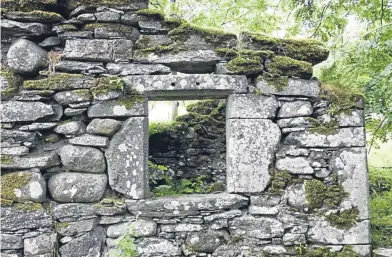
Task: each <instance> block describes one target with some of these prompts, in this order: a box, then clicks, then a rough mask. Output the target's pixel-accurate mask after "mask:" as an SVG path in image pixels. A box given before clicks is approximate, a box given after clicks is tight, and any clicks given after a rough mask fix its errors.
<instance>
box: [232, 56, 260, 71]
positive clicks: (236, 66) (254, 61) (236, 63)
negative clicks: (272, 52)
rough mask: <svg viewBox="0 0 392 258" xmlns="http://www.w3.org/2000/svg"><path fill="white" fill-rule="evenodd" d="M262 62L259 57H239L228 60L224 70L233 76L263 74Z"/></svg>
mask: <svg viewBox="0 0 392 258" xmlns="http://www.w3.org/2000/svg"><path fill="white" fill-rule="evenodd" d="M262 62H263V60H262V59H261V58H260V57H259V56H257V55H256V56H253V55H241V56H238V57H236V58H234V59H232V60H230V61H229V62H228V63H227V65H226V68H227V69H228V70H229V71H230V72H232V73H235V74H245V75H250V74H261V73H262V72H263V68H264V67H263V65H262Z"/></svg>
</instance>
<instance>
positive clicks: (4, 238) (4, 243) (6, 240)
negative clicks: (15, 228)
mask: <svg viewBox="0 0 392 258" xmlns="http://www.w3.org/2000/svg"><path fill="white" fill-rule="evenodd" d="M0 239H1V246H0V248H1V250H14V249H22V248H23V239H22V236H19V235H10V234H0Z"/></svg>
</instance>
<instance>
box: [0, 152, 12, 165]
mask: <svg viewBox="0 0 392 258" xmlns="http://www.w3.org/2000/svg"><path fill="white" fill-rule="evenodd" d="M0 160H1V164H3V165H11V164H12V163H13V161H14V158H13V157H12V156H11V155H6V154H3V155H1V156H0Z"/></svg>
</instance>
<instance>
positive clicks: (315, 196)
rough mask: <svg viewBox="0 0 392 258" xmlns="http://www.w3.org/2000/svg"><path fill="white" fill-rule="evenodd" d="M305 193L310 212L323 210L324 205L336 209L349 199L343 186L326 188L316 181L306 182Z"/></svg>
mask: <svg viewBox="0 0 392 258" xmlns="http://www.w3.org/2000/svg"><path fill="white" fill-rule="evenodd" d="M305 192H306V201H307V202H308V206H309V210H310V211H315V210H317V209H321V208H322V207H323V206H324V205H325V206H327V207H335V208H336V207H337V206H338V205H339V204H340V203H341V202H342V201H343V199H344V198H345V197H347V193H346V192H345V191H344V189H343V187H342V186H341V185H329V186H326V185H324V183H323V182H322V181H320V180H316V179H313V180H307V181H306V182H305Z"/></svg>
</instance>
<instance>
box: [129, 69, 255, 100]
mask: <svg viewBox="0 0 392 258" xmlns="http://www.w3.org/2000/svg"><path fill="white" fill-rule="evenodd" d="M124 83H125V86H126V87H127V89H128V90H136V91H138V92H139V93H140V94H146V95H147V96H149V97H151V98H152V99H159V97H160V96H162V95H163V96H165V100H167V99H168V97H174V98H176V99H177V100H178V97H182V98H183V97H184V96H187V97H190V98H192V96H193V97H195V95H197V97H198V98H200V97H202V96H203V97H208V96H215V97H216V96H226V95H229V94H230V93H246V91H247V87H248V82H247V79H246V77H245V76H242V75H236V76H224V75H209V74H202V75H199V74H198V75H194V74H191V75H190V74H184V75H135V76H127V77H125V78H124ZM211 88H213V89H214V90H213V92H211V91H210V89H211ZM196 93H197V94H196Z"/></svg>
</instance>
